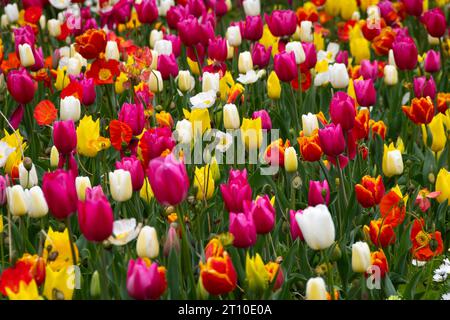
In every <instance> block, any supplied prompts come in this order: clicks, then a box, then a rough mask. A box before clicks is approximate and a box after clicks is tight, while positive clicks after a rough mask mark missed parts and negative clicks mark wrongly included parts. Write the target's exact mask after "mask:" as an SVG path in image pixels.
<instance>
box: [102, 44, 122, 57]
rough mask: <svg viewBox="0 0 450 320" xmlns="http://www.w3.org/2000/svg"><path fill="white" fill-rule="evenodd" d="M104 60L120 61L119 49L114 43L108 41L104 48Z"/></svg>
mask: <svg viewBox="0 0 450 320" xmlns="http://www.w3.org/2000/svg"><path fill="white" fill-rule="evenodd" d="M105 59H106V60H116V61H119V60H120V53H119V48H118V47H117V42H116V41H108V42H107V43H106V48H105Z"/></svg>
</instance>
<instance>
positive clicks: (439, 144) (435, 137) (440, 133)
mask: <svg viewBox="0 0 450 320" xmlns="http://www.w3.org/2000/svg"><path fill="white" fill-rule="evenodd" d="M445 121H446V116H444V115H443V114H442V113H440V112H439V113H438V114H437V115H435V116H434V118H433V120H431V122H430V123H429V124H428V125H427V126H425V125H422V138H423V144H424V145H428V131H427V129H428V130H429V131H430V133H431V138H432V141H431V146H430V145H428V146H429V147H430V148H431V150H432V151H433V152H439V151H442V150H443V149H444V148H445V144H446V142H447V134H446V130H447V129H446V128H445V126H444V122H445Z"/></svg>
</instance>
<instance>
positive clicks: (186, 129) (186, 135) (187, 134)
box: [175, 119, 192, 143]
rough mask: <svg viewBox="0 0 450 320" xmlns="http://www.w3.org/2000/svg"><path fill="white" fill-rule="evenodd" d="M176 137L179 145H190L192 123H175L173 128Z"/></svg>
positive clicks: (185, 121)
mask: <svg viewBox="0 0 450 320" xmlns="http://www.w3.org/2000/svg"><path fill="white" fill-rule="evenodd" d="M175 132H176V137H177V140H178V142H180V143H191V141H192V123H191V122H190V121H189V120H187V119H183V120H181V121H178V122H177V125H176V127H175Z"/></svg>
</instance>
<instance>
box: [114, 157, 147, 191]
mask: <svg viewBox="0 0 450 320" xmlns="http://www.w3.org/2000/svg"><path fill="white" fill-rule="evenodd" d="M116 169H123V170H125V171H128V172H130V175H131V184H132V185H133V190H134V191H139V190H141V188H142V186H143V185H144V179H145V176H144V175H145V174H144V168H143V167H142V164H141V162H140V161H139V159H138V158H136V156H131V157H124V158H122V160H120V161H116Z"/></svg>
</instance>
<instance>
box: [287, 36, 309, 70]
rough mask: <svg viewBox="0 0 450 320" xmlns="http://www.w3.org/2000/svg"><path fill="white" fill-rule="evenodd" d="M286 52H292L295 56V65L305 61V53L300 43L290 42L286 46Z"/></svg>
mask: <svg viewBox="0 0 450 320" xmlns="http://www.w3.org/2000/svg"><path fill="white" fill-rule="evenodd" d="M286 52H293V53H294V54H295V63H296V64H300V63H303V62H304V61H305V59H306V56H305V51H303V46H302V43H301V42H300V41H291V42H288V43H287V44H286Z"/></svg>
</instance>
